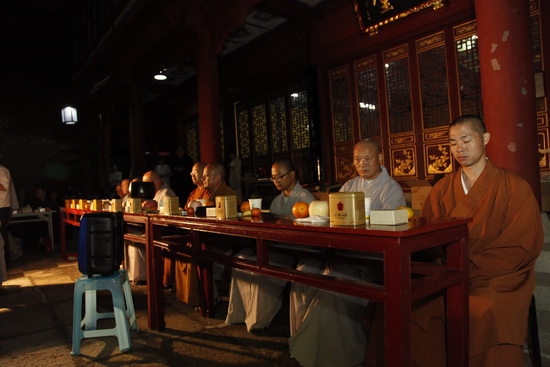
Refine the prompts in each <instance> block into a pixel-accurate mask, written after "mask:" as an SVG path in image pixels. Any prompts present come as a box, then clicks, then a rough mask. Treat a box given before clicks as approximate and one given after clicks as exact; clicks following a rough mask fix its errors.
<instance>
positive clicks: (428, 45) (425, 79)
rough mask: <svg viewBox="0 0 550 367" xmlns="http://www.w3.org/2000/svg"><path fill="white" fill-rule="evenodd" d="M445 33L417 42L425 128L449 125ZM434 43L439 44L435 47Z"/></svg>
mask: <svg viewBox="0 0 550 367" xmlns="http://www.w3.org/2000/svg"><path fill="white" fill-rule="evenodd" d="M444 41H445V39H444V36H443V33H439V34H436V35H434V36H432V37H428V38H424V39H422V40H419V41H418V42H417V50H418V54H417V57H418V69H419V70H418V73H419V76H420V97H421V101H422V120H423V123H424V128H425V129H429V128H434V127H439V126H445V125H448V124H449V122H450V112H449V86H448V81H447V68H446V60H445V44H444ZM434 44H439V45H438V46H436V47H433V45H434Z"/></svg>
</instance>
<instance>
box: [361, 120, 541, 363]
mask: <svg viewBox="0 0 550 367" xmlns="http://www.w3.org/2000/svg"><path fill="white" fill-rule="evenodd" d="M489 139H490V135H489V133H488V132H487V130H486V128H485V124H484V123H483V120H481V118H479V117H477V116H473V115H466V116H462V117H459V118H457V119H456V120H454V121H453V122H452V123H451V125H450V126H449V141H450V144H451V152H452V154H453V156H454V158H455V159H456V160H457V161H458V162H459V164H460V166H461V167H460V169H459V170H458V171H457V172H455V173H452V174H449V175H447V176H446V177H444V178H443V179H441V180H440V181H438V182H437V184H436V185H435V186H434V187H433V188H432V190H431V191H430V194H429V196H428V198H427V199H426V203H425V204H424V208H423V211H422V215H423V216H425V217H470V218H472V219H473V221H472V222H471V223H469V224H468V229H469V266H470V269H469V278H470V282H469V308H470V314H469V327H470V335H469V336H470V337H469V365H470V367H503V366H506V367H520V366H523V365H524V355H523V346H524V344H525V342H526V339H527V318H528V313H529V304H530V300H531V296H532V294H533V290H534V288H535V270H534V266H535V260H536V259H537V257H538V256H539V254H540V251H541V249H542V244H543V231H542V224H541V217H540V211H539V206H538V203H537V200H536V199H535V196H534V195H533V192H532V190H531V187H530V186H529V184H528V183H527V182H526V181H525V180H523V179H522V178H521V177H519V176H517V175H515V174H513V173H511V172H509V171H507V170H505V169H502V168H499V167H497V166H495V165H494V164H493V163H492V162H491V160H489V159H488V157H487V155H486V151H485V147H486V145H487V143H488V142H489ZM378 306H381V305H380V304H378ZM377 308H379V309H380V308H381V307H377ZM369 311H370V312H369V313H368V317H367V320H366V321H367V327H368V328H369V331H370V336H371V338H370V339H369V340H370V341H369V345H368V347H367V354H366V361H367V363H366V364H367V366H383V365H384V364H383V351H384V348H383V339H379V338H380V334H381V333H380V331H381V328H380V325H377V324H379V323H380V321H382V320H383V318H380V315H381V312H380V310H375V309H374V308H371V309H370V310H369ZM444 311H445V310H444V304H443V297H438V298H435V299H428V300H426V299H424V300H420V301H419V302H417V304H415V305H413V310H412V319H413V324H412V325H411V330H412V335H411V337H412V341H413V347H412V359H413V363H412V365H413V366H429V367H434V366H446V357H445V329H444V328H443V325H444V324H443V323H444V315H445V313H444ZM377 330H378V331H379V333H378V335H377V334H376V331H377ZM381 340H382V342H380V341H381ZM376 343H378V344H379V345H378V347H377V346H376Z"/></svg>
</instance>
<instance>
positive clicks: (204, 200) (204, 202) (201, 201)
mask: <svg viewBox="0 0 550 367" xmlns="http://www.w3.org/2000/svg"><path fill="white" fill-rule="evenodd" d="M197 201H200V203H201V205H202V206H204V204H206V199H197Z"/></svg>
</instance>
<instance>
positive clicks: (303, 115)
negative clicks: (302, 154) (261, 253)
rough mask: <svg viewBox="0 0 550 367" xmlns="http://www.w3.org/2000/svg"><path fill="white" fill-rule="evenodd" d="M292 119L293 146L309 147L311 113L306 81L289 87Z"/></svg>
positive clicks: (298, 147) (294, 147) (296, 147)
mask: <svg viewBox="0 0 550 367" xmlns="http://www.w3.org/2000/svg"><path fill="white" fill-rule="evenodd" d="M289 94H290V96H289V101H290V102H289V104H290V121H291V124H290V126H291V132H292V148H293V149H304V148H309V147H310V145H311V142H310V133H309V113H308V100H307V90H306V86H305V83H300V84H296V85H293V86H291V87H290V88H289Z"/></svg>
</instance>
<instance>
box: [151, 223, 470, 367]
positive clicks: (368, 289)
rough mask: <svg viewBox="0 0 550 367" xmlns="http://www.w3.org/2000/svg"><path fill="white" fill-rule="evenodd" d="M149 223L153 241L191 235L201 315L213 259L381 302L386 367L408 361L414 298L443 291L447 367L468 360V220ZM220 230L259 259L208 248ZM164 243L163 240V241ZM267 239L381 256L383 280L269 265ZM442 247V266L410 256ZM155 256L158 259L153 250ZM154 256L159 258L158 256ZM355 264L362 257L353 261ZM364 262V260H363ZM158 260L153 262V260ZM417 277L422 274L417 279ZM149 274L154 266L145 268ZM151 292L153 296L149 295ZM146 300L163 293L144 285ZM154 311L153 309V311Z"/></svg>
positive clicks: (208, 298) (209, 302)
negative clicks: (175, 232) (251, 243)
mask: <svg viewBox="0 0 550 367" xmlns="http://www.w3.org/2000/svg"><path fill="white" fill-rule="evenodd" d="M148 218H149V221H150V223H151V228H153V238H151V240H155V239H158V237H157V236H160V235H161V232H162V228H181V229H184V230H186V231H188V230H191V231H192V233H193V249H194V251H195V252H194V254H195V255H194V256H196V258H197V261H198V262H199V264H200V266H199V267H200V268H201V275H202V276H203V278H204V279H203V287H204V288H205V289H206V293H205V295H203V296H202V298H201V300H202V302H204V303H203V306H201V309H202V311H203V313H204V314H206V315H209V316H211V315H212V310H213V299H212V287H211V286H210V285H211V284H212V279H211V262H212V261H215V262H220V263H224V264H226V265H228V266H234V267H237V268H241V269H246V270H250V271H254V272H257V273H260V274H263V275H267V276H273V277H277V278H280V279H285V280H290V281H295V282H300V283H303V284H306V285H310V286H315V287H319V288H322V289H328V290H332V291H336V292H340V293H345V294H351V295H354V296H358V297H363V298H368V299H371V300H375V301H379V302H383V303H384V304H385V309H386V313H385V314H386V320H385V325H386V345H387V348H386V360H387V365H388V366H408V365H410V357H411V349H410V348H411V347H410V338H411V337H410V322H411V321H410V319H411V303H412V302H413V301H414V300H415V299H418V298H420V297H423V296H426V295H430V294H433V293H435V292H438V291H440V290H443V289H445V291H446V295H447V315H448V319H449V320H448V324H447V328H448V330H447V334H448V335H449V337H448V340H447V344H448V355H449V363H448V365H449V366H454V367H463V366H465V365H467V353H468V261H467V256H468V253H467V238H468V229H467V223H468V222H469V221H470V219H468V218H430V219H426V218H417V219H415V220H413V221H411V222H409V224H406V225H404V226H402V227H399V226H378V227H375V226H365V225H362V226H356V227H344V226H342V227H331V226H330V225H329V224H321V225H304V224H297V223H295V222H293V221H292V220H291V219H290V218H288V217H281V216H274V215H269V214H266V215H264V214H262V219H263V221H262V222H261V223H260V222H248V221H245V220H243V219H241V218H239V219H235V220H216V219H213V218H199V217H181V216H162V215H150V216H148ZM212 234H223V235H226V236H229V237H227V238H228V240H229V239H231V238H232V237H237V238H240V237H244V238H249V239H255V240H256V241H255V243H256V250H257V253H258V260H257V261H256V262H253V261H244V260H241V259H237V258H235V257H232V256H224V255H221V254H217V253H214V252H211V251H210V245H208V244H207V242H208V240H207V238H208V236H210V235H212ZM163 241H164V240H163ZM268 241H280V242H291V243H296V244H297V248H298V249H299V248H300V246H301V245H308V246H309V245H313V246H319V247H325V248H332V249H336V250H340V249H346V250H355V251H366V252H372V253H377V254H380V255H382V256H381V257H380V256H378V259H379V260H376V257H375V258H374V260H372V261H383V266H384V270H385V273H384V284H383V285H376V284H370V283H363V282H353V281H347V280H337V279H335V278H331V277H326V276H322V275H315V274H307V273H302V272H299V271H296V270H293V269H284V268H279V267H276V266H270V265H269V251H270V249H269V248H268V246H267V245H268ZM440 245H445V246H446V248H447V257H448V260H447V264H446V265H439V264H434V263H430V264H422V263H416V262H414V263H412V262H411V253H413V252H415V251H419V250H422V249H426V248H430V247H434V246H440ZM152 255H153V256H155V257H156V256H157V253H156V252H155V251H153V252H152ZM159 257H160V256H159ZM356 261H361V259H356ZM365 261H366V260H365ZM153 263H156V260H153ZM412 269H414V273H415V274H426V276H425V277H423V278H421V279H419V280H416V279H411V274H412V273H413V271H412ZM148 270H151V271H154V269H148ZM155 292H157V294H154V293H155ZM148 297H150V298H151V299H154V300H156V301H157V302H159V303H162V291H160V290H159V289H156V290H153V289H150V291H149V293H148ZM154 312H157V313H156V314H155V313H154ZM149 317H150V319H154V320H159V321H160V320H163V319H164V313H163V310H160V309H154V308H150V309H149Z"/></svg>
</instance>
